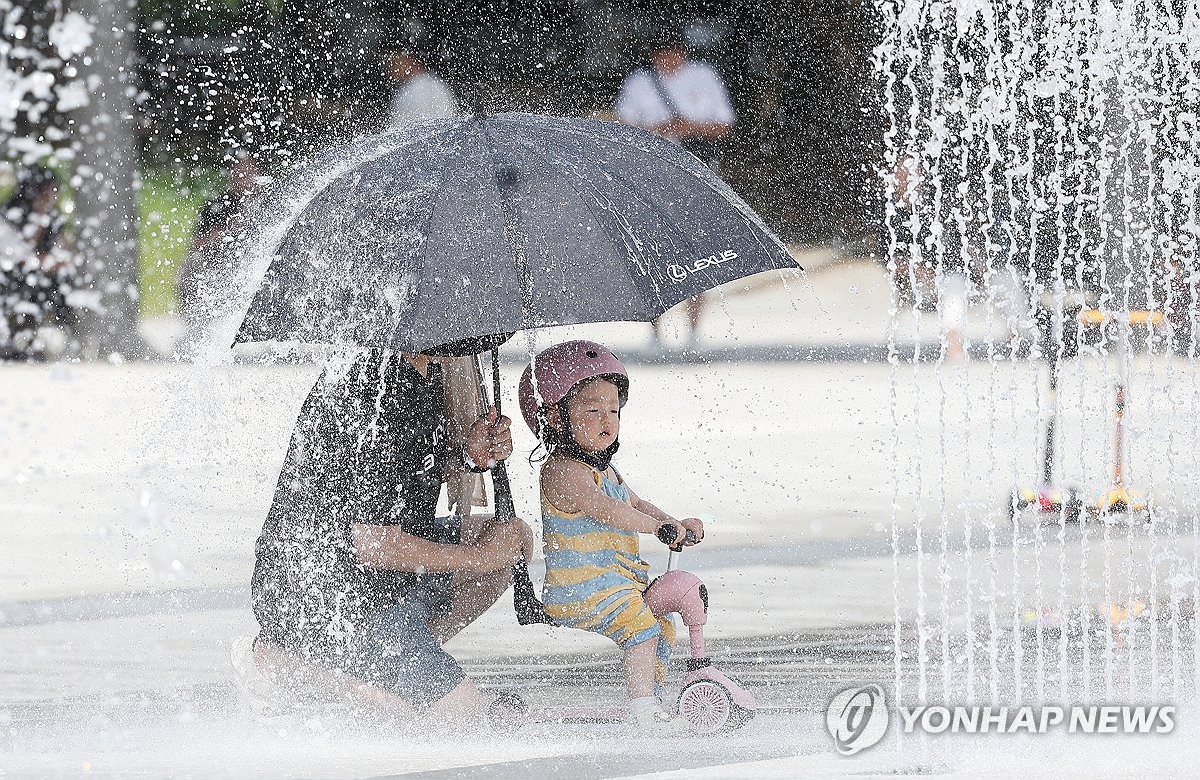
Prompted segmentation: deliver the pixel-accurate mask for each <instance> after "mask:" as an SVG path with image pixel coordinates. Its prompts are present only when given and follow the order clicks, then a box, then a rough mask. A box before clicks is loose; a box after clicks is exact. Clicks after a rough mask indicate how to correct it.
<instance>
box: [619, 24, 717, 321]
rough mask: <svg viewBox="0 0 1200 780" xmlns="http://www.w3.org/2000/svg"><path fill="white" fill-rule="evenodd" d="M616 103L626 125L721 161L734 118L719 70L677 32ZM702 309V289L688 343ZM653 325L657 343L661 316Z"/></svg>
mask: <svg viewBox="0 0 1200 780" xmlns="http://www.w3.org/2000/svg"><path fill="white" fill-rule="evenodd" d="M615 108H616V112H617V116H618V117H620V119H621V121H622V122H624V123H625V124H627V125H633V126H635V127H640V128H642V129H644V130H649V131H650V132H652V133H657V134H658V135H661V136H663V137H664V138H669V139H671V140H673V141H675V142H677V143H679V144H680V145H681V146H683V148H685V149H687V150H688V151H689V152H691V153H692V154H694V155H696V156H697V157H699V158H700V159H701V160H703V161H704V162H705V163H707V164H708V165H709V166H710V167H712V168H713V169H714V170H717V169H718V165H719V159H718V158H719V152H718V142H720V141H721V139H723V138H725V137H727V136H728V135H729V133H730V131H731V130H732V129H733V124H734V120H735V117H734V113H733V106H732V105H731V104H730V102H729V92H728V90H727V89H726V88H725V82H723V81H722V80H721V77H720V75H718V74H717V72H716V71H715V70H713V68H712V67H711V66H710V65H708V64H706V63H703V62H699V61H696V60H690V59H688V57H687V53H686V52H685V50H684V46H683V42H682V41H681V40H679V39H678V38H674V37H665V38H662V39H660V40H659V41H658V42H657V43H656V44H655V46H654V48H653V49H652V51H651V52H650V67H648V68H642V69H640V70H637V71H635V72H633V73H631V74H630V75H629V76H627V77H626V79H625V83H624V84H622V85H621V92H620V93H619V94H618V95H617V103H616V106H615ZM703 311H704V296H703V294H701V295H697V296H696V297H694V298H690V299H689V300H688V302H687V313H688V323H689V325H690V326H691V330H690V334H689V336H688V343H689V344H694V343H695V341H696V338H697V327H698V326H699V324H700V315H701V314H702V313H703ZM653 326H654V340H655V341H656V342H657V341H658V340H659V321H658V320H655V321H654V322H653Z"/></svg>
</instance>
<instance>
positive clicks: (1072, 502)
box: [1063, 488, 1083, 523]
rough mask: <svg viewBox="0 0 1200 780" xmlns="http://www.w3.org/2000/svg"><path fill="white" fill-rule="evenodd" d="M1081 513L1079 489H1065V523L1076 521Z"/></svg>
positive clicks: (1081, 500) (1081, 505)
mask: <svg viewBox="0 0 1200 780" xmlns="http://www.w3.org/2000/svg"><path fill="white" fill-rule="evenodd" d="M1082 514H1083V499H1082V498H1080V497H1079V491H1077V490H1075V488H1070V489H1069V490H1067V499H1066V501H1064V502H1063V521H1064V522H1067V523H1078V522H1079V517H1080V515H1082Z"/></svg>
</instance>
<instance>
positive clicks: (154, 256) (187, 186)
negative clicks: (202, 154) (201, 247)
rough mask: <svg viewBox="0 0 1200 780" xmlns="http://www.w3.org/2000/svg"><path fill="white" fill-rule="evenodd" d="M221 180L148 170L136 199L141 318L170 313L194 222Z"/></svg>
mask: <svg viewBox="0 0 1200 780" xmlns="http://www.w3.org/2000/svg"><path fill="white" fill-rule="evenodd" d="M223 184H224V179H223V178H222V176H221V174H220V173H217V172H212V171H204V172H198V173H194V174H191V175H185V174H181V173H179V172H176V171H169V170H157V171H148V172H146V173H145V174H144V178H143V179H142V189H141V197H140V199H139V201H138V245H139V258H138V276H139V279H140V285H141V314H142V316H143V317H154V316H160V315H163V314H169V313H172V312H175V311H176V310H177V308H178V306H177V302H176V298H175V280H176V278H177V277H178V274H179V266H180V265H181V264H182V263H183V260H184V258H185V257H186V256H187V251H188V247H189V245H190V244H191V240H192V233H193V231H194V230H195V227H196V218H197V216H198V215H199V213H200V209H201V208H202V207H203V206H204V203H205V201H206V200H208V199H209V198H210V197H212V196H213V195H215V194H216V193H217V192H219V191H220V189H221V187H222V185H223Z"/></svg>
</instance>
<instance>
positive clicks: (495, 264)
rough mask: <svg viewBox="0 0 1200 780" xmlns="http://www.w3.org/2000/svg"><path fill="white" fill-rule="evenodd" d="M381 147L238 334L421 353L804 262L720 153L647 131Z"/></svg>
mask: <svg viewBox="0 0 1200 780" xmlns="http://www.w3.org/2000/svg"><path fill="white" fill-rule="evenodd" d="M370 148H371V149H373V150H374V151H373V152H372V153H371V154H367V155H365V159H363V160H362V161H361V162H359V163H358V164H357V165H355V166H354V167H353V168H352V169H350V170H349V171H347V172H346V173H344V174H343V175H341V176H340V177H338V178H336V179H335V180H333V181H332V182H330V183H329V184H328V185H327V186H325V187H324V188H323V189H322V190H321V191H320V192H318V193H317V194H316V196H315V197H313V198H312V199H311V200H310V201H309V202H308V204H307V205H306V206H305V207H304V208H303V209H302V210H301V211H300V213H299V214H298V216H297V217H296V218H295V219H294V221H293V222H292V224H291V225H290V226H288V227H287V228H286V230H285V231H283V233H282V239H281V240H280V242H279V244H278V247H276V248H275V251H274V256H273V259H272V261H271V263H270V265H269V267H268V269H267V272H266V276H265V278H264V280H263V282H262V284H261V286H260V287H259V288H258V290H257V292H256V293H255V296H254V298H253V301H252V302H251V304H250V308H249V310H248V312H247V315H246V317H245V320H244V321H243V323H242V327H241V329H240V331H239V333H238V335H237V339H236V340H237V341H240V342H245V341H266V340H276V341H288V340H296V341H304V342H313V343H332V344H354V345H359V346H371V347H384V348H390V349H399V350H405V351H421V350H424V349H427V348H429V347H433V346H436V345H439V344H444V343H446V342H450V341H455V340H458V339H462V338H469V337H473V336H480V335H484V334H492V333H502V332H511V331H516V330H523V329H526V328H537V327H546V326H552V325H568V324H578V323H587V322H607V321H618V320H629V321H648V320H651V319H653V318H655V317H657V316H658V315H660V314H662V313H663V312H664V311H666V310H667V309H669V308H671V307H672V306H674V305H675V304H677V303H679V302H680V301H682V300H684V299H686V298H689V297H691V296H694V295H696V294H698V293H700V292H703V291H704V290H707V289H710V288H712V287H716V286H717V285H720V284H723V283H725V282H728V281H732V280H734V279H738V278H741V277H743V276H748V275H750V274H754V273H759V272H761V271H768V270H772V269H781V268H798V265H797V264H796V262H795V261H794V260H792V258H791V256H790V255H789V254H788V252H787V250H786V249H785V248H784V246H783V245H782V244H781V243H780V242H779V240H778V239H777V238H775V236H774V235H773V234H772V233H771V232H770V230H769V229H768V228H767V227H766V225H765V224H763V221H762V219H761V218H759V217H758V215H757V214H755V213H754V211H753V210H752V209H751V208H750V207H749V206H747V205H746V203H745V202H744V201H742V199H741V198H739V197H738V196H737V195H736V194H735V193H734V192H733V190H731V189H730V188H729V187H728V186H727V185H726V184H725V183H724V182H723V181H721V179H720V178H719V177H718V176H717V175H716V174H715V173H713V172H712V171H711V170H710V169H709V168H708V167H707V166H706V165H704V164H703V163H702V162H700V161H699V160H698V159H696V158H695V157H693V156H692V155H691V154H690V153H688V152H686V151H684V150H683V149H682V148H680V147H679V146H677V145H676V144H673V143H671V142H670V141H667V140H665V139H662V138H659V137H658V136H655V135H652V134H650V133H647V132H645V131H642V130H638V129H636V128H631V127H627V126H624V125H617V124H609V123H605V122H598V121H593V120H589V119H580V118H570V119H567V118H559V117H549V116H535V115H530V114H498V115H493V116H488V117H469V118H463V119H455V120H446V121H440V122H434V123H430V124H427V125H423V126H421V127H420V128H418V129H417V131H416V132H413V131H411V130H409V131H401V132H398V133H396V134H395V135H394V137H384V138H382V139H380V138H376V139H373V140H372V142H371V143H370Z"/></svg>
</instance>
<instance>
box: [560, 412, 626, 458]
mask: <svg viewBox="0 0 1200 780" xmlns="http://www.w3.org/2000/svg"><path fill="white" fill-rule="evenodd" d="M558 413H559V416H560V417H561V418H562V424H563V434H564V435H563V437H562V438H563V441H561V442H559V444H558V449H560V450H561V451H562V453H563V454H564V455H566V456H567V457H568V458H571V459H573V460H577V461H579V462H580V463H586V464H587V465H589V466H591V467H592V468H594V469H596V471H606V470H607V469H608V466H609V464H610V463H612V458H613V455H616V454H617V450H618V449H619V448H620V446H621V442H620V441H619V440H618V441H614V442H613V443H612V444H610V445H608V446H607V447H605V448H604V449H602V450H600V451H599V452H588V451H587V450H585V449H584V448H583V447H580V446H579V442H577V441H575V431H573V430H571V417H570V415H569V414H567V405H566V404H559V407H558Z"/></svg>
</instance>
